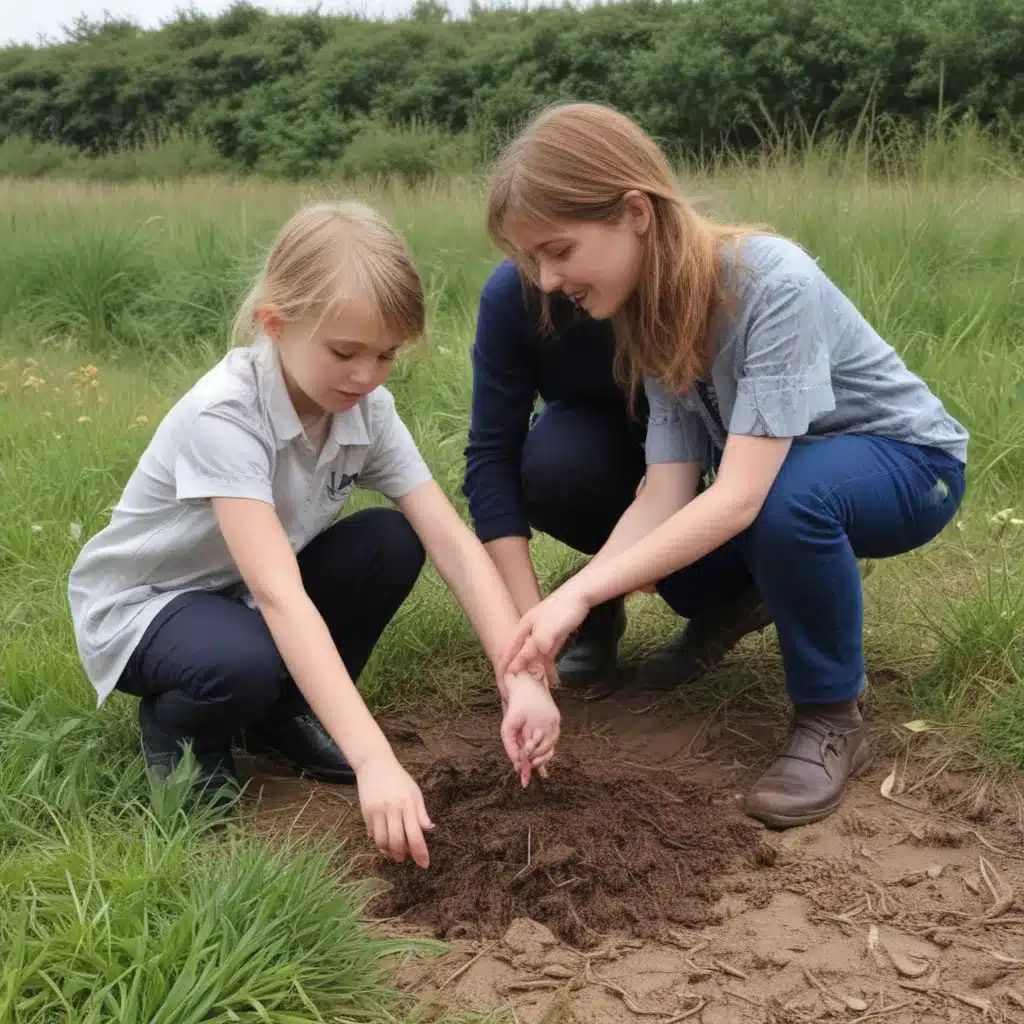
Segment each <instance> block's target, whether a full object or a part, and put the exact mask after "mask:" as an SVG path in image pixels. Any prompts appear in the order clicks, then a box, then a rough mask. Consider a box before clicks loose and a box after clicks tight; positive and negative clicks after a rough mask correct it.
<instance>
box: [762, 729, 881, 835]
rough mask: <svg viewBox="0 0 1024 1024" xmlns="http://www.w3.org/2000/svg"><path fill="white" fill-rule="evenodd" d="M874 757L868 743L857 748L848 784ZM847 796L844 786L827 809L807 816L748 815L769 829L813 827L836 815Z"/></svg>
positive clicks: (820, 808)
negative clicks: (818, 822)
mask: <svg viewBox="0 0 1024 1024" xmlns="http://www.w3.org/2000/svg"><path fill="white" fill-rule="evenodd" d="M873 757H874V753H873V751H872V750H871V748H870V747H869V746H868V744H867V742H864V743H861V745H860V746H859V747H858V748H857V753H856V754H854V755H853V764H852V765H851V766H850V774H849V775H848V776H847V783H849V781H850V779H856V778H858V777H859V776H860V775H863V774H864V772H865V771H866V770H867V769H868V768H869V767H870V766H871V761H872V759H873ZM845 795H846V786H843V789H842V792H840V794H839V796H838V797H837V798H836V799H835V800H834V801H833V802H832V803H830V804H829V805H828V806H827V807H819V808H818V809H817V810H814V811H808V812H807V813H806V814H792V815H789V814H759V813H754V812H752V811H747V812H746V813H747V814H748V815H750V817H751V818H756V819H757V820H758V821H760V822H763V823H764V824H765V825H767V826H768V827H769V828H778V829H785V828H796V827H798V826H800V825H813V824H814V823H815V822H816V821H823V820H824V819H825V818H827V817H828V816H829V815H830V814H833V813H835V812H836V811H837V810H838V809H839V805H840V804H841V803H842V802H843V797H844V796H845Z"/></svg>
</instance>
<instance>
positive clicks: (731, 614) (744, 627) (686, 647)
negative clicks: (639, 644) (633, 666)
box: [638, 584, 772, 689]
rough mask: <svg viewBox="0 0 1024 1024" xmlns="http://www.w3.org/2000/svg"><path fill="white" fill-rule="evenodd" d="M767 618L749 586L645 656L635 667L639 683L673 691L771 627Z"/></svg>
mask: <svg viewBox="0 0 1024 1024" xmlns="http://www.w3.org/2000/svg"><path fill="white" fill-rule="evenodd" d="M771 621H772V619H771V616H770V615H769V614H768V610H767V609H766V608H765V606H764V605H763V604H762V603H761V595H760V594H759V593H758V590H757V587H755V586H754V585H753V584H751V585H750V586H749V587H747V588H746V589H745V590H744V591H743V592H742V593H741V594H740V595H739V596H738V597H736V598H734V599H733V600H732V601H730V602H729V603H728V604H726V605H723V606H722V607H720V608H713V609H711V610H710V611H706V612H702V613H701V614H700V615H697V616H695V617H694V618H692V619H690V621H689V622H688V623H687V624H686V628H685V629H684V630H683V631H682V633H680V634H678V635H677V636H675V637H673V638H672V639H671V640H669V641H668V642H667V643H666V644H664V645H663V646H662V647H659V648H658V649H657V650H656V651H654V652H653V653H652V654H650V655H648V657H646V658H645V659H644V660H643V661H642V662H641V663H640V665H639V666H638V670H639V676H640V682H641V684H642V685H644V686H648V687H651V688H652V689H673V688H674V687H676V686H680V685H682V684H683V683H689V682H692V681H693V680H695V679H696V678H697V677H698V676H701V675H703V674H704V673H705V672H707V671H708V670H710V669H712V668H714V666H715V665H717V664H718V663H719V662H720V661H721V660H722V659H723V658H724V657H725V656H726V654H728V653H729V651H731V650H732V649H733V648H734V647H735V646H736V645H737V644H738V643H739V642H740V640H742V639H743V638H744V637H745V636H746V635H747V634H748V633H756V632H759V631H761V630H763V629H765V628H766V627H767V626H769V625H771Z"/></svg>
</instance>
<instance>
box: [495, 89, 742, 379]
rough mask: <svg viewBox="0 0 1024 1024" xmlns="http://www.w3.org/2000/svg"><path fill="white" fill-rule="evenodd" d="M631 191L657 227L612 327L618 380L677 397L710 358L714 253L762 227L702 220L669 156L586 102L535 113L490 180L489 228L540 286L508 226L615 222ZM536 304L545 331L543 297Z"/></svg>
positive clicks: (717, 265)
mask: <svg viewBox="0 0 1024 1024" xmlns="http://www.w3.org/2000/svg"><path fill="white" fill-rule="evenodd" d="M631 190H636V191H639V192H643V193H644V194H646V195H647V197H648V199H649V200H650V202H651V205H652V206H653V208H654V221H653V223H652V225H651V227H650V229H649V230H648V231H647V233H646V235H645V236H644V238H643V240H642V259H643V266H642V267H641V272H640V284H639V286H638V288H637V290H636V292H635V293H634V295H633V296H631V298H630V299H629V300H628V302H627V303H626V304H625V306H624V308H623V309H621V310H620V311H619V312H618V313H617V314H616V315H615V318H614V320H613V325H614V329H615V340H616V345H615V370H616V375H617V376H618V378H619V379H620V381H623V382H626V383H628V384H629V385H630V389H631V397H635V394H636V392H637V390H638V388H639V387H640V386H641V385H642V382H643V378H644V376H648V375H649V376H653V377H658V378H660V379H661V380H663V381H665V382H666V384H667V385H668V386H670V387H671V388H672V389H674V390H675V391H677V392H679V393H682V392H685V391H688V390H689V389H690V387H691V386H692V384H693V380H694V378H696V377H698V376H700V375H701V374H702V373H705V372H707V371H708V369H709V364H710V361H711V358H712V357H713V353H711V352H710V351H709V342H710V339H709V338H708V327H709V323H710V319H711V315H712V313H713V312H714V310H715V309H716V308H717V306H718V304H719V302H720V301H721V300H722V298H723V295H722V263H721V258H720V245H721V243H722V242H723V241H724V240H726V239H734V240H735V241H737V242H738V241H739V239H740V238H741V237H742V236H743V235H745V234H747V233H748V232H751V231H754V230H759V229H754V228H746V227H740V226H734V225H720V224H715V223H713V222H711V221H710V220H708V219H706V218H705V217H702V216H701V215H700V214H698V213H697V212H696V211H695V210H694V209H693V207H692V206H690V204H689V203H688V202H687V201H686V200H685V199H684V198H683V195H682V193H681V191H680V189H679V186H678V184H677V183H676V180H675V177H674V175H673V174H672V170H671V168H670V167H669V163H668V160H667V159H666V158H665V155H664V154H663V153H662V151H661V150H660V149H659V148H658V146H657V144H656V143H655V142H654V140H653V139H652V138H651V137H650V136H649V135H648V134H647V133H646V132H645V131H644V130H643V129H642V128H641V127H640V126H639V125H638V124H636V122H634V121H632V120H631V119H630V118H628V117H626V116H625V115H624V114H620V113H619V112H618V111H616V110H613V109H611V108H610V107H606V106H601V105H599V104H592V103H571V104H565V105H562V106H556V107H553V108H550V109H548V110H547V111H545V112H543V113H541V114H540V115H539V116H538V117H537V118H536V119H535V120H534V121H533V122H532V123H531V124H530V125H529V126H528V127H527V128H526V129H525V130H524V131H523V132H522V134H521V135H519V137H518V138H517V139H516V140H515V141H514V142H512V143H511V145H510V146H509V147H508V149H506V151H505V153H504V154H503V156H502V158H501V160H500V162H499V164H498V166H497V168H496V170H495V172H494V174H493V176H492V179H491V186H490V193H489V197H488V211H487V230H488V233H489V234H490V236H491V238H492V240H493V241H494V242H495V244H496V245H498V246H499V248H501V249H502V250H503V251H504V252H505V253H506V254H507V255H508V256H510V257H511V258H512V259H514V260H515V261H516V262H517V263H518V264H519V268H520V272H521V274H522V275H523V276H524V277H525V278H526V280H527V281H528V282H529V283H531V284H533V285H534V286H537V287H538V288H539V280H538V277H537V271H536V266H535V264H534V263H533V261H532V260H531V259H530V258H529V256H528V255H527V254H526V253H524V252H522V251H520V250H519V249H518V248H517V246H516V244H515V242H514V241H513V239H512V237H511V235H510V234H509V224H510V222H511V221H513V220H515V219H521V220H525V221H527V222H531V223H534V224H540V225H552V224H555V223H557V222H559V221H567V220H568V221H573V220H575V221H611V220H615V219H617V218H618V217H620V216H621V215H622V213H623V210H624V206H623V198H624V196H625V194H626V193H627V192H629V191H631ZM542 301H543V315H542V319H543V320H544V321H545V323H546V324H547V325H548V326H550V307H549V305H548V300H547V296H544V297H543V300H542Z"/></svg>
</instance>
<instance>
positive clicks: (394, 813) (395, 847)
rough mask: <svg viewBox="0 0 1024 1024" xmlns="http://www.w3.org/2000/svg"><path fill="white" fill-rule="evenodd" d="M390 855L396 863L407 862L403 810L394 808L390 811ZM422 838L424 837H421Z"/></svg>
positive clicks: (388, 819)
mask: <svg viewBox="0 0 1024 1024" xmlns="http://www.w3.org/2000/svg"><path fill="white" fill-rule="evenodd" d="M387 822H388V853H389V854H390V855H391V859H392V860H395V861H403V860H405V854H406V849H405V824H404V822H403V821H402V811H401V808H398V807H392V808H390V809H389V810H388V817H387ZM421 838H422V837H421Z"/></svg>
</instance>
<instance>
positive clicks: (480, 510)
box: [463, 260, 768, 685]
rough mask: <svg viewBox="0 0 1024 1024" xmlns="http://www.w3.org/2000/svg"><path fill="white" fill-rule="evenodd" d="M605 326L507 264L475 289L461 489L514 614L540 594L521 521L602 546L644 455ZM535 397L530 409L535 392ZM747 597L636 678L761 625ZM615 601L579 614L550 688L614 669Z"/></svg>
mask: <svg viewBox="0 0 1024 1024" xmlns="http://www.w3.org/2000/svg"><path fill="white" fill-rule="evenodd" d="M614 352H615V337H614V332H613V330H612V326H611V323H610V322H607V321H601V320H595V319H593V318H592V317H589V316H587V315H586V314H584V313H583V312H582V311H581V310H577V309H575V308H574V306H573V303H572V302H571V301H569V300H568V299H567V298H566V297H564V296H560V295H552V296H551V297H550V300H549V303H548V315H547V317H545V310H544V306H543V302H542V295H541V292H540V291H539V289H537V288H536V287H535V286H534V285H531V284H530V282H529V281H528V280H524V279H523V277H522V276H521V275H520V273H519V270H518V268H517V267H516V264H515V263H514V262H513V261H511V260H508V261H506V262H504V263H502V264H501V265H500V266H499V267H498V268H497V269H496V270H495V271H494V272H493V273H492V274H491V276H490V278H489V280H488V281H487V283H486V284H485V286H484V288H483V292H482V294H481V296H480V308H479V314H478V319H477V329H476V339H475V342H474V345H473V349H472V365H473V400H472V414H471V421H470V429H469V444H468V446H467V448H466V473H465V483H464V487H463V491H464V493H465V495H466V497H467V498H468V500H469V511H470V515H471V517H472V520H473V524H474V527H475V529H476V532H477V535H478V537H479V538H480V540H481V541H483V543H484V546H485V547H486V549H487V551H488V553H489V554H490V556H491V558H492V559H493V561H494V564H495V565H496V566H497V568H498V571H499V573H500V574H501V576H502V578H503V579H504V581H505V585H506V586H507V587H508V588H509V590H510V591H511V593H512V596H513V598H514V600H515V602H516V605H517V607H518V609H519V612H520V614H521V615H525V614H526V612H528V611H529V610H530V609H531V608H533V607H534V606H535V605H536V604H538V603H539V602H540V600H541V593H540V587H539V585H538V582H537V574H536V572H535V570H534V566H533V562H532V560H531V557H530V550H529V545H528V542H529V539H530V537H531V533H532V530H531V528H532V529H537V530H540V531H541V532H543V533H547V534H549V535H550V536H552V537H554V538H556V539H557V540H559V541H561V542H562V543H563V544H566V545H568V546H569V547H570V548H573V549H574V550H576V551H579V552H581V553H583V554H587V555H593V554H595V553H596V552H597V551H598V550H600V548H601V547H602V545H603V544H604V543H605V541H607V539H608V537H609V536H610V534H611V532H612V529H613V528H614V526H615V524H616V523H617V522H618V521H619V518H620V517H621V516H622V514H623V512H625V511H626V509H627V508H628V507H629V505H630V503H631V502H632V500H633V498H634V496H635V494H636V491H637V487H638V486H639V484H640V482H641V480H642V479H643V476H644V473H645V470H646V464H645V459H644V437H645V433H646V429H647V402H646V399H645V397H644V396H643V394H641V395H639V396H638V401H637V402H636V403H635V408H634V409H633V410H632V411H630V409H629V396H628V393H627V389H625V388H623V387H622V385H621V383H620V382H619V381H618V380H617V379H616V375H615V372H614V368H613V363H614ZM538 396H540V398H541V399H542V400H543V402H544V408H543V410H542V411H541V412H540V414H539V415H536V416H535V415H534V407H535V405H536V402H537V397H538ZM767 621H768V620H767V616H766V615H765V614H764V611H763V608H762V607H761V606H760V603H759V601H757V600H755V601H753V602H751V601H750V600H749V599H746V600H742V601H740V602H739V603H738V604H736V605H734V606H730V607H729V608H727V609H725V610H724V612H723V610H722V609H716V610H714V612H713V613H712V614H708V615H699V614H698V615H697V616H696V617H695V618H694V619H693V620H692V621H691V622H690V623H688V625H687V628H686V630H685V632H684V633H683V634H682V635H681V636H679V637H677V638H675V639H673V640H670V641H669V642H668V643H667V644H665V645H664V646H663V647H662V648H661V649H660V650H658V651H657V652H655V654H654V655H652V656H651V657H649V658H648V659H646V660H645V661H644V664H643V669H644V674H643V677H642V678H643V681H644V682H646V683H649V684H656V683H658V681H659V680H661V679H667V680H671V681H672V682H673V683H679V682H682V681H685V680H687V679H689V678H692V677H694V676H696V675H697V674H699V673H700V672H701V671H703V670H705V669H706V668H707V667H709V666H710V665H711V664H713V663H714V662H715V661H716V660H718V659H719V658H721V657H722V656H723V655H724V654H725V653H726V652H727V651H728V650H729V649H730V648H731V647H732V646H734V645H735V644H736V643H737V642H738V641H739V640H740V638H741V637H742V636H743V635H745V634H746V633H748V632H750V631H752V630H754V629H757V628H762V627H763V626H765V625H766V624H767ZM625 628H626V612H625V599H624V597H622V596H617V597H614V598H612V599H611V600H610V601H607V602H605V603H603V604H601V605H599V606H597V607H595V608H593V609H591V610H590V611H589V613H588V614H587V616H586V618H585V619H584V621H583V622H582V623H581V624H580V627H579V629H578V630H576V631H575V632H574V634H573V636H572V637H570V638H569V639H568V641H567V643H566V644H565V646H564V648H563V650H562V653H561V656H560V657H559V659H558V664H557V668H558V673H559V676H560V678H561V680H562V682H563V683H566V684H568V685H586V684H589V683H591V682H594V681H596V680H600V679H606V678H607V677H608V676H609V675H610V674H611V673H612V672H613V671H614V669H615V666H616V661H617V656H618V646H619V641H620V639H621V637H622V634H623V632H624V631H625Z"/></svg>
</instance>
